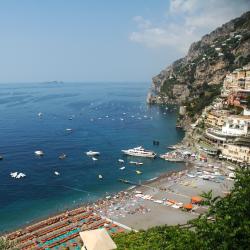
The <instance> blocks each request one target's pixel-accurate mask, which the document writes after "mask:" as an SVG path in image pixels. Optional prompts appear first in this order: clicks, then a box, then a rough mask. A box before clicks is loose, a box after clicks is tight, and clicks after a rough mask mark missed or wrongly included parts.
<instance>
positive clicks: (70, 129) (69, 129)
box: [65, 128, 73, 132]
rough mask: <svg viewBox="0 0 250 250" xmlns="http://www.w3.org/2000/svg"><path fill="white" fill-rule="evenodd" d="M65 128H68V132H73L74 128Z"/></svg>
mask: <svg viewBox="0 0 250 250" xmlns="http://www.w3.org/2000/svg"><path fill="white" fill-rule="evenodd" d="M65 130H66V131H67V132H72V130H73V129H72V128H66V129H65Z"/></svg>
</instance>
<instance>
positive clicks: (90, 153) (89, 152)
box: [86, 150, 100, 156]
mask: <svg viewBox="0 0 250 250" xmlns="http://www.w3.org/2000/svg"><path fill="white" fill-rule="evenodd" d="M86 155H87V156H98V155H100V152H96V151H91V150H90V151H88V152H86Z"/></svg>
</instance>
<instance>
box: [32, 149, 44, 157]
mask: <svg viewBox="0 0 250 250" xmlns="http://www.w3.org/2000/svg"><path fill="white" fill-rule="evenodd" d="M34 153H35V155H38V156H43V155H44V152H43V151H42V150H36V151H35V152H34Z"/></svg>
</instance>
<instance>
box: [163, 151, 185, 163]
mask: <svg viewBox="0 0 250 250" xmlns="http://www.w3.org/2000/svg"><path fill="white" fill-rule="evenodd" d="M160 158H161V159H164V160H165V161H171V162H184V158H183V157H182V156H181V155H179V154H177V153H176V152H171V153H170V152H168V153H166V154H162V155H160Z"/></svg>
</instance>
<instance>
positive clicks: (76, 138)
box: [0, 82, 184, 233]
mask: <svg viewBox="0 0 250 250" xmlns="http://www.w3.org/2000/svg"><path fill="white" fill-rule="evenodd" d="M149 87H150V84H149V83H127V82H122V83H121V82H119V83H116V82H112V83H109V82H102V83H101V82H100V83H92V82H91V83H63V82H49V83H15V84H14V83H11V84H7V83H6V84H0V155H2V156H3V157H4V159H3V160H2V161H0V232H1V233H3V232H6V231H10V230H14V229H17V228H19V227H22V226H25V225H27V224H29V223H31V222H33V221H36V220H38V219H42V218H45V217H47V216H49V215H51V214H55V213H57V212H59V211H63V210H65V209H70V208H73V207H76V206H78V205H79V204H83V203H86V202H92V201H95V200H97V199H99V198H102V197H106V196H108V195H111V194H114V193H115V192H118V191H121V190H125V189H128V188H129V187H130V186H129V185H127V184H124V183H121V182H119V181H118V179H126V180H130V181H132V182H135V183H141V182H143V181H145V180H149V179H151V178H154V177H157V176H159V175H160V174H162V173H165V172H168V171H173V170H180V169H182V168H183V165H182V164H176V163H170V162H167V161H164V160H162V159H160V158H156V159H146V158H140V159H139V158H136V157H129V156H125V155H123V154H122V152H121V150H122V149H129V148H133V147H136V146H143V147H144V148H146V149H149V150H153V151H155V152H156V153H157V154H161V153H165V152H166V151H168V149H167V147H168V146H169V145H172V144H175V143H177V142H180V141H181V139H182V138H183V135H184V133H183V132H182V131H180V130H178V129H176V128H175V122H176V112H177V111H176V109H175V108H174V107H167V106H164V105H163V106H148V105H147V104H146V96H147V92H148V89H149ZM39 113H41V114H40V115H39ZM67 129H70V130H67ZM154 140H158V141H159V145H158V146H157V145H153V141H154ZM36 150H42V151H43V152H44V156H43V157H37V156H36V155H35V154H34V151H36ZM89 150H93V151H99V152H100V156H99V157H98V160H96V161H94V160H93V159H92V158H91V157H88V156H87V155H86V152H87V151H89ZM63 153H64V154H66V155H67V157H66V158H65V159H64V160H61V159H59V158H58V157H59V156H60V155H61V154H63ZM118 159H123V160H124V161H125V163H124V166H125V169H124V170H121V169H120V168H121V167H122V166H123V164H121V163H119V162H118ZM129 161H140V162H143V163H144V164H143V165H142V166H138V167H136V166H135V165H131V164H129ZM136 170H140V171H141V172H142V174H140V175H138V174H137V173H136ZM55 171H56V172H58V173H59V174H60V175H55ZM13 172H18V173H20V172H21V173H24V174H25V175H26V176H25V177H23V178H19V179H16V178H12V177H11V176H10V173H13ZM98 175H102V177H103V179H99V178H98Z"/></svg>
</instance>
